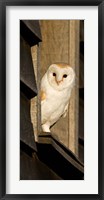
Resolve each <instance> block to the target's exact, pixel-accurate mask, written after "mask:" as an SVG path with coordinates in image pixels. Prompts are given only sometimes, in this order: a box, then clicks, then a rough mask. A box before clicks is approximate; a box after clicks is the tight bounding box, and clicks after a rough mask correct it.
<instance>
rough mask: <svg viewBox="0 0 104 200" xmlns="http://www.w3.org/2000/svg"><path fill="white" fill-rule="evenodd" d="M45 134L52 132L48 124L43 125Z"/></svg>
mask: <svg viewBox="0 0 104 200" xmlns="http://www.w3.org/2000/svg"><path fill="white" fill-rule="evenodd" d="M42 130H43V132H50V129H49V126H48V125H47V124H43V125H42Z"/></svg>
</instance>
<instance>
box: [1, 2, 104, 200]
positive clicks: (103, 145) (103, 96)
mask: <svg viewBox="0 0 104 200" xmlns="http://www.w3.org/2000/svg"><path fill="white" fill-rule="evenodd" d="M6 6H98V18H99V19H98V89H99V91H98V125H99V129H98V131H99V133H98V135H99V136H98V143H99V145H98V146H99V152H98V154H99V173H98V174H99V184H98V185H99V193H98V194H97V195H95V194H94V195H93V194H92V195H90V194H86V195H82V194H80V195H79V194H78V195H77V194H76V195H74V194H73V195H70V194H68V195H61V194H59V195H55V194H54V195H53V194H52V195H51V194H50V195H47V194H45V195H43V194H41V195H38V194H37V195H31V194H28V195H26V194H23V195H20V194H16V195H14V194H10V195H8V194H6ZM0 46H1V48H0V122H1V123H0V199H8V200H9V199H19V200H23V199H83V200H84V199H89V200H90V199H103V198H104V171H103V169H104V158H103V151H104V135H103V132H104V125H103V117H104V104H103V102H104V92H103V84H104V78H103V74H104V67H103V65H104V56H103V53H104V0H64V1H62V0H56V1H55V0H49V1H48V0H44V1H42V0H30V1H29V0H1V1H0ZM92 59H93V57H92ZM92 123H93V122H92ZM92 187H93V186H92Z"/></svg>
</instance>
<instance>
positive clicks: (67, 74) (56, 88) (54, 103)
mask: <svg viewBox="0 0 104 200" xmlns="http://www.w3.org/2000/svg"><path fill="white" fill-rule="evenodd" d="M74 82H75V72H74V70H73V69H72V68H71V67H70V66H69V65H68V64H65V63H56V64H52V65H50V66H49V68H48V70H47V71H46V73H45V75H44V76H43V78H42V80H41V95H40V96H41V125H42V130H43V131H44V132H50V127H51V126H52V125H53V124H54V123H56V122H57V121H58V120H59V118H60V117H61V116H63V117H65V116H66V114H67V110H68V105H69V99H70V96H71V91H72V88H73V86H74Z"/></svg>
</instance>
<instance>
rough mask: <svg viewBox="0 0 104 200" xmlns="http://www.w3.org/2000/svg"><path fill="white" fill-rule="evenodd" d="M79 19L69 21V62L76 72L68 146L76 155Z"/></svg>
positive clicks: (70, 109)
mask: <svg viewBox="0 0 104 200" xmlns="http://www.w3.org/2000/svg"><path fill="white" fill-rule="evenodd" d="M79 30H80V21H79V20H71V21H69V64H70V65H71V66H72V67H73V68H74V70H75V73H76V81H75V87H74V89H73V92H72V96H71V100H70V106H69V148H70V149H71V150H72V151H73V152H74V153H75V154H76V155H78V110H79V108H78V106H79V33H80V31H79Z"/></svg>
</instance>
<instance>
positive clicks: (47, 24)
mask: <svg viewBox="0 0 104 200" xmlns="http://www.w3.org/2000/svg"><path fill="white" fill-rule="evenodd" d="M40 26H41V33H42V43H41V44H40V47H41V55H40V63H41V64H40V66H41V77H42V76H43V75H44V73H45V72H46V71H47V69H48V67H49V66H50V65H51V64H52V63H55V62H65V63H68V56H69V55H68V45H69V44H68V20H41V21H40ZM51 132H52V134H53V135H54V137H55V138H56V139H57V140H59V141H60V142H62V143H63V144H64V145H66V146H68V116H67V117H66V118H65V119H64V118H60V120H59V121H58V122H57V123H56V124H55V125H54V126H53V127H52V128H51Z"/></svg>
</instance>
